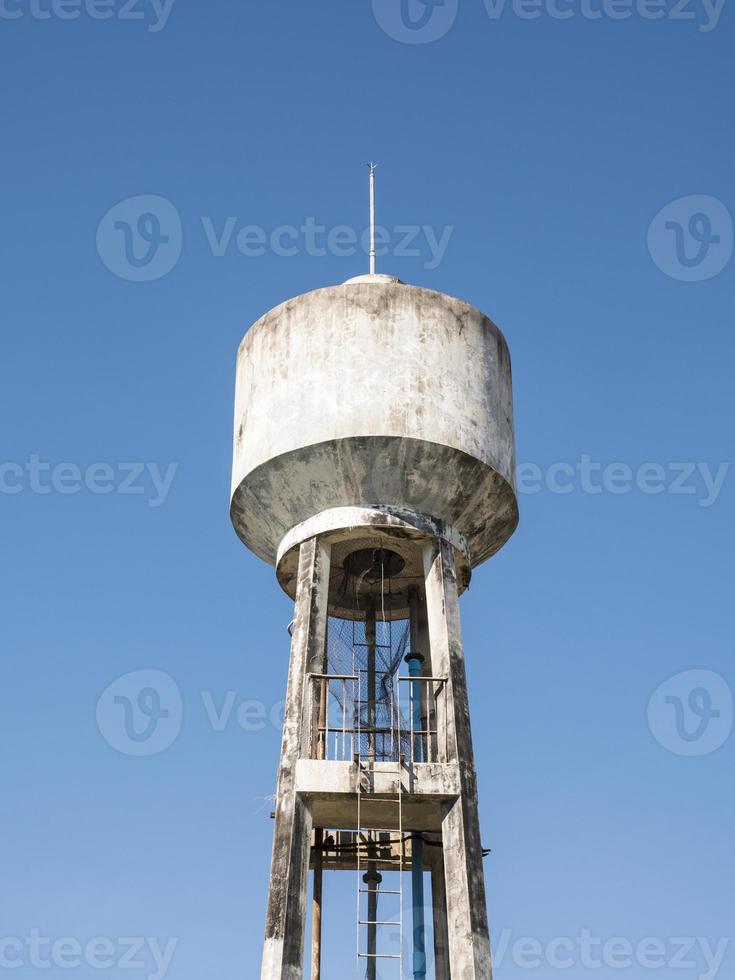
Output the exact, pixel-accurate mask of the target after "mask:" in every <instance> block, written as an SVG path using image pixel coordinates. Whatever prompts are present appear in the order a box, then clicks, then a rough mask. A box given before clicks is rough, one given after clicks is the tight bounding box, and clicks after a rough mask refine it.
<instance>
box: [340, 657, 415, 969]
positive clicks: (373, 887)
mask: <svg viewBox="0 0 735 980" xmlns="http://www.w3.org/2000/svg"><path fill="white" fill-rule="evenodd" d="M362 646H363V644H360V643H355V644H354V647H362ZM372 646H373V647H374V648H378V649H379V648H380V647H381V646H384V645H383V644H378V643H376V642H375V639H374V638H373V640H372ZM385 646H388V645H387V644H386V645H385ZM353 649H354V648H353ZM353 673H354V675H355V676H356V677H357V678H359V679H358V681H357V684H356V695H357V697H356V699H355V705H354V708H355V725H354V726H353V727H354V728H355V729H356V735H357V752H356V753H355V756H354V762H355V765H356V766H357V821H356V823H357V829H356V831H355V845H356V847H355V854H356V866H357V916H356V921H357V941H356V958H355V976H356V978H357V980H363V977H364V978H365V980H387V978H385V977H384V976H382V975H379V974H378V964H379V963H384V962H386V961H388V962H390V961H393V962H394V963H395V964H397V967H398V973H397V976H398V978H399V980H400V978H401V977H402V976H403V869H404V865H405V859H406V844H405V841H404V839H403V772H402V766H403V754H402V752H401V731H400V711H397V712H395V717H396V724H395V729H394V728H393V721H392V719H393V717H394V711H393V704H392V703H391V706H390V711H391V731H390V736H391V752H390V756H391V761H393V759H394V758H395V760H396V768H395V769H392V768H390V769H383V768H381V770H380V772H381V774H383V775H385V776H387V777H389V776H391V775H392V776H395V778H396V781H397V793H396V794H395V796H393V795H389V796H385V795H382V794H376V793H375V792H374V779H375V761H376V758H377V757H378V756H379V755H382V756H385V754H386V753H385V732H383V733H382V737H383V751H382V752H381V753H379V752H378V730H377V725H376V715H375V713H373V715H372V722H373V729H372V731H371V730H370V729H368V730H366V731H363V728H362V707H363V704H364V703H367V702H365V701H363V699H362V697H361V694H362V677H363V675H364V674H366V673H368V672H367V671H365V670H364V669H361V668H359V667H357V664H356V663H355V664H354V667H353ZM370 683H373V684H374V683H375V674H374V671H373V675H372V677H371V678H369V679H368V686H369V685H370ZM369 696H370V692H369V691H368V700H369ZM363 734H366V735H367V736H368V739H369V746H368V753H367V759H364V757H363V752H362V736H363ZM371 779H372V781H373V786H372V790H373V791H372V792H371V791H370V789H371V787H370V783H371ZM363 796H367V797H369V799H370V800H371V802H374V803H380V804H382V805H383V806H395V807H396V818H397V819H396V823H397V827H396V828H391V829H390V831H387V833H388V839H389V840H392V839H393V838H394V837H395V835H397V838H398V841H399V842H400V843H399V845H398V847H399V851H398V861H397V871H398V888H392V889H389V888H381V887H380V885H381V883H382V880H383V879H382V876H381V875H380V874H379V873H378V871H377V869H376V865H377V863H378V862H377V860H375V859H373V860H371V859H370V850H371V843H372V842H373V841H374V842H375V852H376V853H375V857H376V858H377V856H378V855H377V850H378V842H379V839H380V834H381V831H380V830H375V829H368V828H365V827H363V826H362V802H363ZM363 844H364V850H365V854H364V860H363ZM392 850H393V845H392V844H391V846H390V853H391V858H392ZM380 863H385V862H384V860H383V859H381V862H380ZM381 895H383V896H392V897H393V898H394V899H397V900H398V918H397V919H380V918H378V900H379V898H380V896H381ZM363 910H364V911H363ZM385 926H393V927H396V928H397V929H398V935H399V951H398V952H397V953H386V952H380V951H379V950H378V945H377V932H378V929H379V928H380V927H385ZM362 967H364V972H363V971H362V969H361V968H362Z"/></svg>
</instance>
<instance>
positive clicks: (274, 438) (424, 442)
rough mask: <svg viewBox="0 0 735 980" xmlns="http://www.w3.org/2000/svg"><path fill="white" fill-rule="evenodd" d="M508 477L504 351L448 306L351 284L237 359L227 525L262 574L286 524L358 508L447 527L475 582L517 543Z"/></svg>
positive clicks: (480, 319) (288, 305) (269, 330)
mask: <svg viewBox="0 0 735 980" xmlns="http://www.w3.org/2000/svg"><path fill="white" fill-rule="evenodd" d="M514 470H515V448H514V433H513V402H512V389H511V366H510V356H509V353H508V347H507V344H506V342H505V338H504V337H503V335H502V334H501V332H500V331H499V330H498V328H497V327H496V326H495V324H493V323H492V322H491V321H490V320H489V319H488V318H487V317H486V316H485V315H484V314H483V313H481V312H480V310H478V309H475V307H473V306H470V305H469V304H467V303H464V302H462V301H461V300H459V299H455V298H454V297H452V296H446V295H444V294H443V293H438V292H435V291H433V290H431V289H424V288H421V287H417V286H410V285H406V284H405V283H402V282H400V281H399V280H398V279H396V278H394V277H392V276H385V275H367V276H359V277H357V278H356V279H352V280H349V281H348V282H346V283H344V284H343V285H340V286H330V287H327V288H324V289H316V290H314V291H313V292H309V293H305V294H304V295H302V296H297V297H295V298H294V299H290V300H287V301H286V302H285V303H282V304H281V305H280V306H277V307H276V308H275V309H273V310H271V311H270V312H269V313H266V314H265V315H264V316H263V317H261V318H260V319H259V320H258V321H257V322H256V323H255V324H254V325H253V326H252V327H251V328H250V329H249V330H248V331H247V333H246V334H245V337H244V338H243V340H242V343H241V344H240V348H239V350H238V354H237V381H236V396H235V424H234V454H233V474H232V502H231V517H232V522H233V525H234V527H235V530H236V531H237V534H238V535H239V537H240V538H241V539H242V541H243V542H244V543H245V544H246V545H247V546H248V548H250V549H251V550H252V551H254V552H255V554H257V555H259V556H260V557H261V558H263V559H265V560H266V561H267V562H270V563H271V564H276V562H277V560H278V559H279V548H280V547H281V544H282V542H283V541H284V538H285V536H286V535H288V534H289V532H292V531H293V529H294V528H295V527H296V526H297V525H301V524H303V523H304V522H308V521H309V520H310V519H312V518H314V517H316V515H319V514H322V513H324V512H337V513H345V514H347V513H349V512H348V511H342V510H340V509H344V508H351V507H360V508H372V509H374V510H376V511H382V512H385V513H395V514H398V515H401V514H404V513H405V514H409V515H425V516H427V517H429V518H431V519H432V520H433V521H435V522H437V523H438V524H439V525H440V526H444V525H446V526H447V527H449V528H451V529H452V531H453V532H456V533H457V534H458V535H459V536H461V537H462V539H463V542H464V547H465V551H466V558H467V562H468V565H469V566H471V567H474V566H476V565H478V564H479V563H480V562H482V561H484V560H485V559H486V558H489V557H490V556H491V555H492V554H494V553H495V552H496V551H497V550H498V549H499V548H500V547H501V546H502V545H503V544H504V543H505V542H506V541H507V539H508V538H509V537H510V535H511V534H512V533H513V531H514V530H515V527H516V525H517V522H518V506H517V498H516V491H515V476H514ZM290 582H291V579H290V578H288V581H286V580H284V579H282V584H283V585H284V587H285V588H287V590H288V591H290V592H292V591H293V590H292V588H291V586H290V584H289V583H290ZM462 584H466V582H465V583H462Z"/></svg>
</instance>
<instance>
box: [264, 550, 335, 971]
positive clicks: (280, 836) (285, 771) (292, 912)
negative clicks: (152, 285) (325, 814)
mask: <svg viewBox="0 0 735 980" xmlns="http://www.w3.org/2000/svg"><path fill="white" fill-rule="evenodd" d="M329 558H330V549H329V546H328V545H325V544H323V543H322V542H321V541H320V540H319V539H318V538H311V539H310V540H308V541H305V542H304V543H303V544H302V545H301V550H300V554H299V571H298V585H297V590H296V609H295V620H294V629H293V635H292V638H291V660H290V664H289V670H288V686H287V690H286V711H285V720H284V725H283V739H282V742H281V762H280V768H279V772H278V788H277V792H276V825H275V831H274V836H273V856H272V859H271V876H270V889H269V892H268V913H267V918H266V927H265V944H264V949H263V963H262V968H261V974H260V976H261V980H301V978H302V976H303V961H304V926H305V920H306V894H307V880H308V878H307V876H308V867H309V851H310V848H311V830H312V823H311V813H310V812H309V807H308V806H307V804H306V802H305V801H304V800H303V799H301V798H300V797H299V796H298V795H297V793H296V762H297V760H298V759H299V757H300V756H301V755H302V753H303V750H304V746H305V745H306V741H307V739H306V733H307V723H308V719H307V714H308V697H309V691H308V690H307V683H308V680H307V675H308V673H309V672H310V671H314V672H316V673H321V672H322V669H323V664H324V650H325V640H326V626H327V592H328V584H329Z"/></svg>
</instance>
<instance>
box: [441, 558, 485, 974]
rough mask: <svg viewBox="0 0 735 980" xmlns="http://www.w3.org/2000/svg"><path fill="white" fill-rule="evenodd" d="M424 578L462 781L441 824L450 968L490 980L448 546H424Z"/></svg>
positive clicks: (450, 749) (450, 743)
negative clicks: (445, 682)
mask: <svg viewBox="0 0 735 980" xmlns="http://www.w3.org/2000/svg"><path fill="white" fill-rule="evenodd" d="M424 572H425V575H426V612H427V618H428V623H429V639H430V643H431V655H432V668H433V669H434V670H437V671H438V672H439V674H440V675H442V676H446V677H448V679H449V680H448V689H447V697H446V740H447V741H446V747H447V758H448V761H449V762H456V763H457V765H458V769H459V780H460V796H459V797H458V798H457V800H456V801H454V802H453V803H449V804H447V805H446V809H445V813H444V818H443V821H442V842H443V852H444V879H445V885H446V892H447V895H446V899H447V909H448V917H447V933H448V937H449V962H450V967H451V972H452V976H453V977H455V978H456V980H491V977H492V969H491V960H490V938H489V935H488V925H487V907H486V902H485V878H484V873H483V868H482V844H481V840H480V821H479V815H478V809H477V777H476V774H475V762H474V754H473V751H472V732H471V729H470V711H469V703H468V698H467V678H466V675H465V665H464V651H463V649H462V634H461V630H460V623H459V603H458V597H457V576H456V569H455V563H454V553H453V551H452V548H451V546H450V545H448V544H446V543H445V542H443V541H441V540H439V539H437V540H435V541H434V543H433V544H432V545H429V546H428V547H427V548H426V550H425V551H424Z"/></svg>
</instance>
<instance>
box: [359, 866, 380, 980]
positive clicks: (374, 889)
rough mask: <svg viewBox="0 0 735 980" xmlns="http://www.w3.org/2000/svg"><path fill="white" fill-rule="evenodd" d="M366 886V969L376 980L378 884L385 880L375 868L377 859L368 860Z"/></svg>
mask: <svg viewBox="0 0 735 980" xmlns="http://www.w3.org/2000/svg"><path fill="white" fill-rule="evenodd" d="M362 880H363V881H364V882H365V887H366V888H367V890H368V902H367V907H368V913H367V950H366V952H367V954H368V955H367V969H366V971H365V977H366V980H375V978H376V975H377V969H376V968H377V965H378V960H377V957H376V955H375V954H376V953H377V950H378V942H377V940H378V926H377V921H378V885H379V884H380V883H381V881H382V880H383V876H382V875H381V874H380V872H378V871H376V870H375V861H368V870H367V874H364V875H363V876H362Z"/></svg>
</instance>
